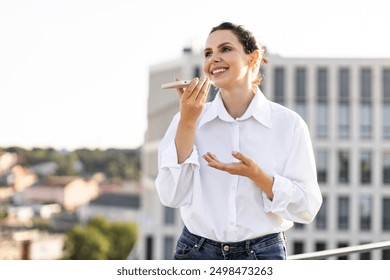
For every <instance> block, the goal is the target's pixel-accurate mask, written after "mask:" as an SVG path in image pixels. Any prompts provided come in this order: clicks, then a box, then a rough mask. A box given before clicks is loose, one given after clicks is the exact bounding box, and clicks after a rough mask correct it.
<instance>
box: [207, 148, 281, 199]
mask: <svg viewBox="0 0 390 280" xmlns="http://www.w3.org/2000/svg"><path fill="white" fill-rule="evenodd" d="M232 155H233V157H235V158H236V159H238V160H239V161H238V162H230V163H223V162H221V161H220V160H219V159H218V158H217V157H216V156H215V155H214V154H212V153H210V152H207V153H206V154H205V155H204V156H203V158H204V159H205V160H206V161H207V165H208V166H210V167H213V168H215V169H218V170H221V171H226V172H228V173H230V174H233V175H239V176H245V177H248V178H249V179H251V180H252V181H253V182H254V183H255V184H256V185H257V186H258V187H259V188H260V189H261V190H262V191H263V192H265V193H266V194H267V196H268V197H269V198H270V199H271V200H272V199H273V196H274V195H273V192H272V187H273V183H274V178H273V177H272V176H270V175H268V174H267V173H265V172H264V171H263V169H261V168H260V166H259V165H258V164H257V163H256V162H255V161H254V160H252V159H251V158H249V157H247V156H246V155H243V154H242V153H240V152H236V151H234V152H232Z"/></svg>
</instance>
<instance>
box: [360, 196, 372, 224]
mask: <svg viewBox="0 0 390 280" xmlns="http://www.w3.org/2000/svg"><path fill="white" fill-rule="evenodd" d="M359 209H360V229H361V230H371V217H372V200H371V197H370V196H368V195H362V196H361V197H360V200H359Z"/></svg>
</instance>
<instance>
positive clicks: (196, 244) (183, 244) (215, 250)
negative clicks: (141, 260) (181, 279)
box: [173, 227, 287, 260]
mask: <svg viewBox="0 0 390 280" xmlns="http://www.w3.org/2000/svg"><path fill="white" fill-rule="evenodd" d="M173 259H174V260H285V259H287V252H286V238H285V235H284V233H283V232H281V233H273V234H268V235H265V236H262V237H258V238H255V239H251V240H245V241H240V242H217V241H214V240H210V239H207V238H204V237H201V236H198V235H195V234H192V233H191V232H189V230H188V229H187V228H186V227H184V229H183V232H182V234H181V236H180V238H179V240H178V241H177V245H176V250H175V253H174V256H173Z"/></svg>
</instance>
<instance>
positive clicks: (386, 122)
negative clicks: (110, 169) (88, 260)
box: [140, 52, 390, 259]
mask: <svg viewBox="0 0 390 280" xmlns="http://www.w3.org/2000/svg"><path fill="white" fill-rule="evenodd" d="M268 59H269V61H270V63H269V64H268V65H266V66H264V67H263V69H262V72H263V74H264V83H263V85H262V86H261V89H262V91H263V93H264V94H265V95H266V97H267V98H268V99H270V100H273V101H275V102H277V103H280V104H282V105H285V106H287V107H289V108H291V109H293V110H295V111H296V112H298V113H299V114H300V115H301V116H302V117H303V118H304V119H305V120H306V122H307V124H308V126H309V130H310V133H311V137H312V141H313V147H314V151H315V156H316V163H317V172H318V182H319V184H320V188H321V191H322V193H323V197H324V203H323V205H322V208H321V210H320V212H319V214H318V216H317V217H316V219H315V220H314V222H313V223H311V224H309V225H300V224H296V225H295V226H294V227H293V228H292V229H290V230H289V231H288V232H287V239H288V243H287V246H288V248H287V249H288V254H289V255H292V254H298V253H305V252H313V251H320V250H324V249H333V248H338V247H344V246H352V245H360V244H364V243H369V242H377V241H384V240H390V59H369V58H361V59H353V58H338V59H336V58H335V59H332V58H285V57H280V56H275V55H270V56H268ZM201 61H202V59H201V57H200V56H199V55H197V54H193V53H191V52H185V53H184V54H183V57H181V58H180V59H178V60H175V61H171V62H167V63H161V64H158V65H154V66H152V67H151V68H150V74H149V83H150V84H149V98H148V129H147V132H146V134H145V144H144V146H143V149H142V166H143V174H144V175H143V186H144V193H143V200H142V201H143V210H142V211H143V213H144V217H145V218H144V224H145V227H143V230H142V232H141V237H140V239H141V245H142V251H143V252H144V253H143V256H142V258H144V259H167V258H171V257H172V254H173V248H174V246H175V245H176V244H175V242H176V238H177V237H178V236H179V234H180V231H181V229H182V222H181V219H180V216H179V211H178V210H176V209H171V208H166V207H164V206H162V205H161V203H160V202H159V200H158V197H157V194H156V191H155V186H154V180H155V178H156V175H157V148H158V144H159V142H160V140H161V139H162V137H163V135H164V133H165V131H166V129H167V127H168V125H169V123H170V121H171V119H172V117H173V115H174V114H176V113H177V112H178V110H179V104H178V98H177V94H176V93H175V92H174V91H172V92H168V91H166V90H161V88H160V85H161V84H162V83H164V82H167V81H171V80H172V77H174V76H180V77H182V78H185V79H191V78H193V77H195V76H199V75H200V73H201V69H202V65H201V63H202V62H201ZM209 97H210V98H209V99H212V98H213V94H211V95H209ZM347 258H349V259H390V251H389V250H376V251H372V252H370V253H364V254H352V255H350V256H348V257H347Z"/></svg>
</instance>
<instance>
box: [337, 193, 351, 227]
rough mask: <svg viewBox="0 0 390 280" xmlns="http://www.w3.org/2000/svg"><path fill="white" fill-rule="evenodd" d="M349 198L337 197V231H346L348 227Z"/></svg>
mask: <svg viewBox="0 0 390 280" xmlns="http://www.w3.org/2000/svg"><path fill="white" fill-rule="evenodd" d="M349 216H350V215H349V198H348V197H339V199H338V229H339V230H348V227H349Z"/></svg>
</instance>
